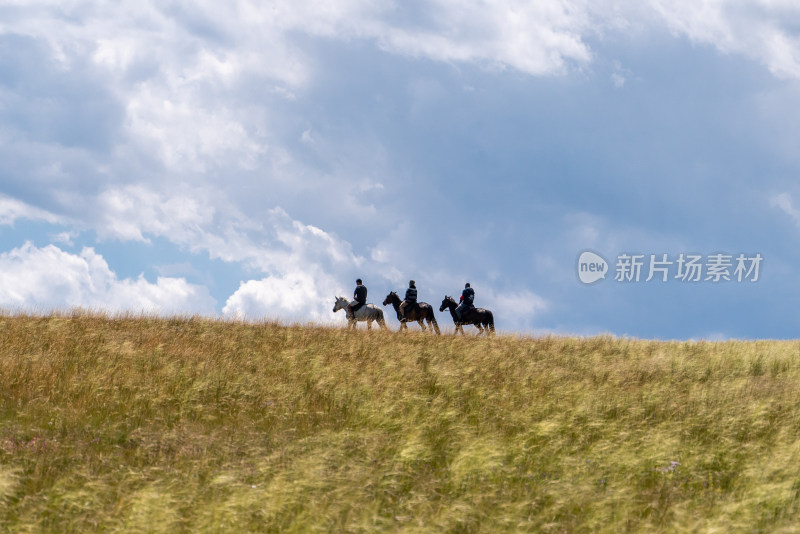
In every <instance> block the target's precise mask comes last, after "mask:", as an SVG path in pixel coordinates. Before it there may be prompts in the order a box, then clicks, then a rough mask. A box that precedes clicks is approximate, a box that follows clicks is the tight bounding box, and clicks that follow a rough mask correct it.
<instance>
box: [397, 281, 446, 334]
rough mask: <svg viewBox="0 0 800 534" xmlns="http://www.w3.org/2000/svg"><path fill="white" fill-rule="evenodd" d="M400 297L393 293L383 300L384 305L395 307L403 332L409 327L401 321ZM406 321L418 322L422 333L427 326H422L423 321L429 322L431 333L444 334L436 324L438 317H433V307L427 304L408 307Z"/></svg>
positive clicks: (420, 303)
mask: <svg viewBox="0 0 800 534" xmlns="http://www.w3.org/2000/svg"><path fill="white" fill-rule="evenodd" d="M400 302H402V301H401V300H400V297H399V296H398V295H397V293H395V292H394V291H392V292H391V293H389V294H388V295H386V298H385V299H383V305H384V306H386V305H387V304H391V305H392V306H394V311H395V312H397V320H398V321H400V330H399V331H401V332H402V331H403V330H405V329H406V328H408V326H407V325H406V322H405V321H401V320H400ZM406 320H408V321H416V322H418V323H419V326H420V328H422V331H423V332H424V331H425V325H424V324H422V321H423V320H425V321H428V326H429V327H430V328H431V331H434V332H436V333H437V334H441V333H442V332H441V331H440V330H439V324H438V323H437V322H436V317H434V316H433V306H431V305H430V304H428V303H427V302H418V303H417V304H416V305H414V306H412V305H408V306H406Z"/></svg>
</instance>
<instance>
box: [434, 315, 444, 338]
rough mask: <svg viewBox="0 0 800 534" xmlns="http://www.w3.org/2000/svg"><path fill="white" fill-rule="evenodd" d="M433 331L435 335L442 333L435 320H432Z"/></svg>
mask: <svg viewBox="0 0 800 534" xmlns="http://www.w3.org/2000/svg"><path fill="white" fill-rule="evenodd" d="M433 331H434V332H436V335H441V334H442V331H441V330H439V323H437V322H436V319H434V320H433Z"/></svg>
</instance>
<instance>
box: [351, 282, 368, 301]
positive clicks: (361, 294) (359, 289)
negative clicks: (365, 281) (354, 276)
mask: <svg viewBox="0 0 800 534" xmlns="http://www.w3.org/2000/svg"><path fill="white" fill-rule="evenodd" d="M353 298H354V299H355V300H356V302H359V303H361V304H366V303H367V286H365V285H360V286H356V291H355V293H353Z"/></svg>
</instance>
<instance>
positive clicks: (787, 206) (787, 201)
mask: <svg viewBox="0 0 800 534" xmlns="http://www.w3.org/2000/svg"><path fill="white" fill-rule="evenodd" d="M769 204H770V206H772V207H773V208H778V209H779V210H781V211H782V212H784V213H785V214H786V215H788V216H789V217H790V218H791V219H792V221H794V223H795V224H796V225H797V226H800V210H797V209H796V208H795V207H794V205H793V204H792V196H791V195H790V194H789V193H779V194H777V195H775V196H773V197H772V198H771V199H770V201H769Z"/></svg>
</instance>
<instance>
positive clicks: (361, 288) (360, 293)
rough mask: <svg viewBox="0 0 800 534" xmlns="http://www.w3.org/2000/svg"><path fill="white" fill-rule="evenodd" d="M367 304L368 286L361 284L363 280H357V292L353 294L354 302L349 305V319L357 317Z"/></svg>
mask: <svg viewBox="0 0 800 534" xmlns="http://www.w3.org/2000/svg"><path fill="white" fill-rule="evenodd" d="M366 303H367V286H365V285H363V284H362V283H361V278H359V279H358V280H356V290H355V291H354V292H353V302H351V303H350V304H348V305H347V314H348V317H355V315H356V312H357V311H358V310H359V309H360V308H361V306H363V305H364V304H366Z"/></svg>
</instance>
